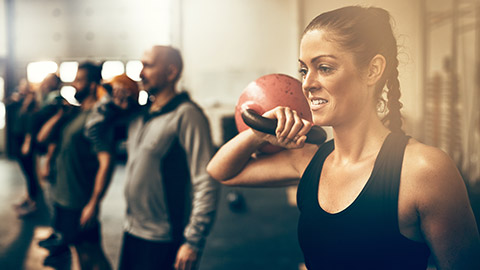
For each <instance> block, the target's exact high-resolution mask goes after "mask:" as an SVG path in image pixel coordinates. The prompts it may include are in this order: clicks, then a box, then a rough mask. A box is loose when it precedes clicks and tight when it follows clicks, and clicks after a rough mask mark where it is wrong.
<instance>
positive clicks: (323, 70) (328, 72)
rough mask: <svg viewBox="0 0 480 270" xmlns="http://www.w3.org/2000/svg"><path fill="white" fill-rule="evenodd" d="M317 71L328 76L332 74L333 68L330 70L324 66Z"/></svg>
mask: <svg viewBox="0 0 480 270" xmlns="http://www.w3.org/2000/svg"><path fill="white" fill-rule="evenodd" d="M318 69H319V70H320V72H322V73H325V74H330V73H332V72H333V68H331V67H329V66H325V65H321V66H319V67H318Z"/></svg>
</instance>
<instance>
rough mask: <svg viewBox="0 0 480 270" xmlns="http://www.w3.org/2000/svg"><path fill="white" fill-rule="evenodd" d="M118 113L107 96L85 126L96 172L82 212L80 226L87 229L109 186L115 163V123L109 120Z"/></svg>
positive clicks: (94, 110) (96, 106)
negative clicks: (96, 167)
mask: <svg viewBox="0 0 480 270" xmlns="http://www.w3.org/2000/svg"><path fill="white" fill-rule="evenodd" d="M117 113H118V111H117V108H115V106H114V104H113V103H112V100H111V98H110V97H109V96H105V97H104V98H102V99H101V100H100V101H98V102H97V104H96V105H95V106H94V108H93V110H92V112H91V113H90V115H89V116H88V118H87V121H86V124H85V136H86V137H87V138H88V139H89V140H90V142H91V143H92V146H93V150H94V151H95V152H96V153H97V159H98V165H99V167H98V170H97V173H96V175H95V182H94V187H93V192H92V196H91V197H90V200H89V201H88V203H87V204H86V205H85V207H84V208H83V210H82V214H81V217H80V225H81V226H86V227H88V226H89V225H91V224H92V222H93V221H95V220H96V218H97V217H98V215H99V210H100V205H101V202H102V200H103V198H104V196H105V194H106V192H107V189H108V187H109V185H110V182H111V179H112V174H113V170H114V167H115V166H114V162H115V150H114V148H115V140H114V131H115V123H114V122H112V121H111V120H112V119H113V118H114V117H115V115H116V114H117Z"/></svg>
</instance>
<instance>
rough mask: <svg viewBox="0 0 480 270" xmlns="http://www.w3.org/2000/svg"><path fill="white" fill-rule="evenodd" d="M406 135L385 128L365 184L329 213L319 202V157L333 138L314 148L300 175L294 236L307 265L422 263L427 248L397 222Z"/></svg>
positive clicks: (397, 265) (356, 266)
mask: <svg viewBox="0 0 480 270" xmlns="http://www.w3.org/2000/svg"><path fill="white" fill-rule="evenodd" d="M407 141H408V137H406V136H405V135H403V134H396V133H390V135H389V136H388V137H387V138H386V139H385V142H384V143H383V146H382V148H381V150H380V152H379V154H378V156H377V159H376V161H375V165H374V168H373V171H372V174H371V176H370V178H369V180H368V182H367V183H366V185H365V187H364V188H363V190H362V191H361V193H360V194H359V195H358V197H357V198H356V199H355V201H354V202H353V203H352V204H351V205H350V206H348V207H347V208H346V209H344V210H343V211H341V212H339V213H335V214H330V213H327V212H326V211H324V210H323V209H322V208H321V207H320V205H319V203H318V199H317V198H318V196H317V194H318V184H319V179H320V174H321V171H322V167H323V163H324V161H325V159H326V158H327V156H328V155H329V154H330V153H331V152H332V151H333V149H334V144H333V141H329V142H327V143H325V144H324V145H322V146H321V147H320V149H319V150H318V151H317V153H316V154H315V156H314V157H313V159H312V160H311V162H310V164H309V165H308V167H307V169H306V170H305V173H304V175H303V177H302V179H301V181H300V184H299V187H298V193H297V202H298V207H299V209H300V212H301V213H300V219H299V223H298V237H299V242H300V246H301V248H302V251H303V253H304V256H305V264H306V266H307V268H308V269H310V270H311V269H426V268H427V261H428V257H429V254H430V250H429V248H428V247H427V245H426V244H424V243H419V242H415V241H412V240H409V239H407V238H406V237H404V236H403V235H402V234H401V233H400V230H399V226H398V191H399V184H400V173H401V169H402V161H403V154H404V150H405V146H406V143H407Z"/></svg>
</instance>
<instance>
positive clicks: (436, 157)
mask: <svg viewBox="0 0 480 270" xmlns="http://www.w3.org/2000/svg"><path fill="white" fill-rule="evenodd" d="M402 168H403V169H402V174H403V175H407V176H408V177H407V179H409V180H412V181H414V183H415V185H416V186H417V187H419V188H421V187H427V186H430V185H432V184H434V185H435V186H437V187H441V186H442V185H443V184H444V185H445V186H449V185H450V184H451V183H452V181H457V180H458V179H461V177H460V174H459V172H458V169H457V167H456V165H455V162H454V161H453V160H452V159H451V158H450V156H449V155H448V154H447V153H445V152H444V151H443V150H441V149H439V148H436V147H433V146H430V145H426V144H423V143H421V142H419V141H417V140H415V139H410V140H409V142H408V144H407V147H406V149H405V156H404V159H403V167H402ZM409 182H410V181H409Z"/></svg>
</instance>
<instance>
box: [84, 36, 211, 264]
mask: <svg viewBox="0 0 480 270" xmlns="http://www.w3.org/2000/svg"><path fill="white" fill-rule="evenodd" d="M142 63H143V69H142V71H141V74H140V77H141V78H142V83H143V86H144V88H145V89H146V90H147V91H148V93H149V95H150V98H149V101H150V103H149V104H147V105H146V106H143V107H142V108H133V109H129V110H128V109H127V111H130V113H127V114H128V115H129V117H130V119H131V120H130V121H129V126H128V137H127V153H128V160H127V165H126V186H125V198H126V201H127V213H126V222H125V233H124V237H123V245H122V251H121V256H120V262H119V269H121V270H130V269H143V270H146V269H164V270H167V269H174V268H175V269H179V270H189V269H196V267H198V261H199V259H200V256H201V252H202V249H203V247H204V245H205V241H206V237H207V235H208V233H209V231H210V228H211V226H212V225H213V222H214V217H215V212H216V206H217V200H218V192H219V185H218V183H217V182H216V181H215V180H213V179H212V178H211V177H210V176H209V175H208V174H207V172H206V165H207V163H208V161H209V160H210V158H211V157H212V155H213V153H214V148H213V144H212V140H211V134H210V127H209V123H208V120H207V118H206V116H205V115H204V113H203V111H202V110H201V109H200V107H198V105H196V104H195V103H194V102H193V101H192V100H191V99H190V98H189V96H188V94H187V93H186V92H178V91H177V86H176V85H177V82H178V80H179V78H180V75H181V72H182V67H183V63H182V57H181V55H180V52H179V51H178V50H177V49H175V48H173V47H170V46H154V47H152V48H151V49H150V50H148V51H147V52H146V53H145V54H144V55H143V57H142ZM120 100H121V99H120V98H119V96H118V95H117V94H116V93H115V91H114V92H113V97H112V101H111V102H112V103H114V104H116V107H117V110H118V108H120V107H121V106H120V105H121V103H120ZM107 104H108V103H107ZM107 104H106V106H104V108H112V106H107ZM110 104H111V103H110ZM114 114H115V113H112V112H111V111H110V112H108V111H107V110H103V111H101V110H97V111H94V113H92V116H91V117H90V119H89V121H88V122H89V124H88V126H89V128H88V134H89V136H91V137H92V140H94V141H98V140H100V139H101V134H103V133H104V132H103V131H104V130H105V129H106V128H109V127H110V128H111V123H113V122H114V121H113V120H112V118H115V119H118V118H121V119H125V117H118V114H117V116H115V115H114ZM123 114H124V115H125V112H124V113H123Z"/></svg>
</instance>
